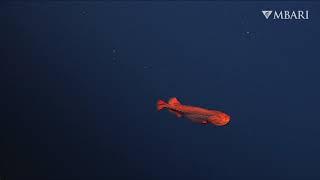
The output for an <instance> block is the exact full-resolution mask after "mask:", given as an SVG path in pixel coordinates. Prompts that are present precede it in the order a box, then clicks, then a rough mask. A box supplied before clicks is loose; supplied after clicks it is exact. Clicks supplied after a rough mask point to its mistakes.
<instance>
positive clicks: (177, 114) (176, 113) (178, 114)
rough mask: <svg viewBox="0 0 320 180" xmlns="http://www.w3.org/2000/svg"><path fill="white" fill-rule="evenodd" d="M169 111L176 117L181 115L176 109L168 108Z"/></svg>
mask: <svg viewBox="0 0 320 180" xmlns="http://www.w3.org/2000/svg"><path fill="white" fill-rule="evenodd" d="M169 112H171V113H173V114H175V115H176V116H177V117H181V116H182V114H181V113H179V112H177V111H174V110H171V109H169Z"/></svg>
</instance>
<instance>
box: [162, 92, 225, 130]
mask: <svg viewBox="0 0 320 180" xmlns="http://www.w3.org/2000/svg"><path fill="white" fill-rule="evenodd" d="M157 109H158V110H159V111H160V110H162V109H168V110H169V111H170V112H171V113H173V114H175V115H176V116H177V117H179V118H180V117H186V118H187V119H190V120H191V121H192V122H194V123H199V124H208V123H211V124H214V125H216V126H224V125H226V124H228V123H229V122H230V116H229V115H227V114H225V113H223V112H221V111H216V110H209V109H205V108H200V107H195V106H188V105H183V104H181V103H180V101H179V100H178V99H177V98H175V97H174V98H171V99H170V100H169V101H168V103H166V102H165V101H163V100H158V102H157Z"/></svg>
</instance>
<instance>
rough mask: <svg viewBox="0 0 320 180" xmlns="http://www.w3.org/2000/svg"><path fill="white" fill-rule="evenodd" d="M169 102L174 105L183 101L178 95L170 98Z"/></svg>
mask: <svg viewBox="0 0 320 180" xmlns="http://www.w3.org/2000/svg"><path fill="white" fill-rule="evenodd" d="M168 103H169V104H170V105H173V106H177V105H181V103H180V102H179V100H178V99H177V98H176V97H173V98H170V99H169V101H168Z"/></svg>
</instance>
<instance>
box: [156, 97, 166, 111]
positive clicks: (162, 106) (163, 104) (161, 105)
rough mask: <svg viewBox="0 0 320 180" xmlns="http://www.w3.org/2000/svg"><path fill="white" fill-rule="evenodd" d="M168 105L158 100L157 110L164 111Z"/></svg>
mask: <svg viewBox="0 0 320 180" xmlns="http://www.w3.org/2000/svg"><path fill="white" fill-rule="evenodd" d="M167 105H168V104H167V103H166V102H164V101H163V100H161V99H160V100H158V102H157V109H158V111H160V110H162V109H163V108H166V107H167Z"/></svg>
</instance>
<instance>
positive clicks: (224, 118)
mask: <svg viewBox="0 0 320 180" xmlns="http://www.w3.org/2000/svg"><path fill="white" fill-rule="evenodd" d="M208 120H209V122H211V123H212V124H214V125H216V126H225V125H227V124H228V123H229V122H230V116H229V115H228V114H225V113H222V112H220V113H219V114H217V115H214V116H210V117H209V118H208Z"/></svg>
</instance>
